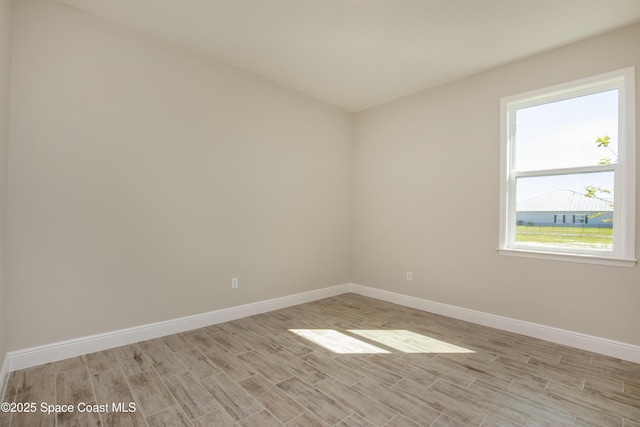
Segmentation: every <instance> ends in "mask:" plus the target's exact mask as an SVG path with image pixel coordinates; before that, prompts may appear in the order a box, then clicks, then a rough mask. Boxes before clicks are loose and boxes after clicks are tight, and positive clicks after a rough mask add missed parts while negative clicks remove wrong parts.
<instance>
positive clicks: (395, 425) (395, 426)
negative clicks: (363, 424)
mask: <svg viewBox="0 0 640 427" xmlns="http://www.w3.org/2000/svg"><path fill="white" fill-rule="evenodd" d="M384 427H421V426H420V424H418V423H415V422H413V421H411V420H410V419H409V418H407V417H405V416H404V415H400V414H398V415H396V416H395V417H393V418H392V419H391V421H389V422H388V423H387V424H385V426H384Z"/></svg>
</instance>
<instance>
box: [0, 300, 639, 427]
mask: <svg viewBox="0 0 640 427" xmlns="http://www.w3.org/2000/svg"><path fill="white" fill-rule="evenodd" d="M4 401H5V402H23V403H24V402H26V403H36V404H37V405H38V410H37V411H36V412H34V413H22V414H17V413H14V414H9V413H4V414H2V418H0V426H7V425H11V426H28V427H34V426H59V427H61V426H97V425H100V426H134V425H139V426H147V425H148V426H170V427H179V426H196V427H200V426H260V427H268V426H283V425H284V426H288V427H298V426H300V427H314V426H345V427H346V426H354V427H355V426H386V427H392V426H393V427H400V426H478V425H481V426H595V425H598V426H625V427H629V426H640V365H638V364H634V363H630V362H625V361H621V360H618V359H614V358H611V357H606V356H602V355H598V354H594V353H589V352H586V351H582V350H576V349H573V348H569V347H564V346H560V345H556V344H552V343H549V342H545V341H542V340H538V339H533V338H528V337H525V336H521V335H517V334H513V333H508V332H504V331H499V330H495V329H491V328H487V327H484V326H478V325H474V324H471V323H467V322H463V321H459V320H454V319H450V318H446V317H442V316H438V315H434V314H430V313H426V312H422V311H419V310H414V309H410V308H407V307H402V306H398V305H394V304H390V303H386V302H382V301H378V300H375V299H370V298H366V297H362V296H359V295H354V294H345V295H340V296H337V297H333V298H328V299H323V300H320V301H315V302H312V303H308V304H303V305H298V306H295V307H290V308H286V309H282V310H278V311H273V312H270V313H265V314H260V315H256V316H252V317H247V318H244V319H239V320H235V321H232V322H227V323H222V324H217V325H213V326H209V327H206V328H202V329H197V330H193V331H189V332H185V333H180V334H176V335H171V336H167V337H164V338H158V339H154V340H150V341H145V342H140V343H137V344H132V345H128V346H124V347H120V348H116V349H112V350H106V351H102V352H98V353H93V354H88V355H85V356H81V357H75V358H72V359H67V360H63V361H60V362H56V363H49V364H46V365H42V366H37V367H33V368H29V369H25V370H22V371H16V372H13V373H12V374H11V376H10V378H9V383H8V386H7V391H6V393H5V398H4ZM42 402H45V403H47V404H61V405H62V404H68V405H72V408H74V411H73V412H58V413H54V414H51V415H47V414H46V413H43V412H41V411H40V409H41V408H40V406H39V405H41V404H42ZM114 403H115V404H116V405H117V404H118V403H121V404H124V405H125V407H127V408H129V406H128V405H129V403H133V404H134V406H135V409H136V410H135V412H127V413H125V412H117V409H118V408H117V406H116V407H115V408H114V407H113V406H112V405H113V404H114ZM86 404H88V405H107V407H108V410H109V412H102V413H96V412H79V410H78V409H79V408H85V406H84V405H86ZM98 409H100V407H98Z"/></svg>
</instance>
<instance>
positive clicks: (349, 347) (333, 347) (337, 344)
mask: <svg viewBox="0 0 640 427" xmlns="http://www.w3.org/2000/svg"><path fill="white" fill-rule="evenodd" d="M289 331H291V332H293V333H294V334H296V335H299V336H301V337H303V338H305V339H308V340H309V341H312V342H314V343H316V344H318V345H320V346H322V347H324V348H326V349H327V350H330V351H333V352H334V353H339V354H384V353H390V352H389V351H387V350H384V349H382V348H379V347H376V346H374V345H371V344H369V343H366V342H364V341H361V340H359V339H357V338H354V337H350V336H349V335H346V334H343V333H342V332H338V331H336V330H334V329H289Z"/></svg>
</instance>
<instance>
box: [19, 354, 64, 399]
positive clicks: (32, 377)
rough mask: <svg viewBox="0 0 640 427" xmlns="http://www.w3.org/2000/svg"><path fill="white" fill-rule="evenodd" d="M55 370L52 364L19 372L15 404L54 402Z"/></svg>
mask: <svg viewBox="0 0 640 427" xmlns="http://www.w3.org/2000/svg"><path fill="white" fill-rule="evenodd" d="M55 388H56V368H55V365H54V364H53V363H47V364H46V365H40V366H35V367H33V368H28V369H25V370H23V371H21V372H20V376H19V379H18V387H17V392H16V402H54V401H55Z"/></svg>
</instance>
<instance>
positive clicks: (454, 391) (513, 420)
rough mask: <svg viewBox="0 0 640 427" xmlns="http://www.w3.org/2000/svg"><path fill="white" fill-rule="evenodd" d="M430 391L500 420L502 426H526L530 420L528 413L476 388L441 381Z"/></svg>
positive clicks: (431, 387)
mask: <svg viewBox="0 0 640 427" xmlns="http://www.w3.org/2000/svg"><path fill="white" fill-rule="evenodd" d="M430 389H431V390H432V391H434V392H435V393H439V394H441V395H443V396H447V397H448V398H450V399H452V400H453V401H456V402H460V403H461V404H463V405H465V406H466V407H468V408H469V409H473V410H476V411H477V412H478V413H485V414H489V417H490V418H493V419H496V420H499V421H500V423H501V424H502V425H516V426H519V425H526V422H527V420H528V419H529V418H530V413H529V412H528V411H526V410H522V409H519V408H515V407H513V405H504V401H503V400H502V399H500V398H499V396H497V395H495V394H493V393H491V392H487V391H486V390H482V391H477V390H476V389H475V388H466V387H460V386H458V385H455V384H452V383H449V382H447V381H441V380H438V381H436V382H435V383H434V384H432V385H431V386H430ZM486 422H487V421H486V420H485V423H486Z"/></svg>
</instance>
